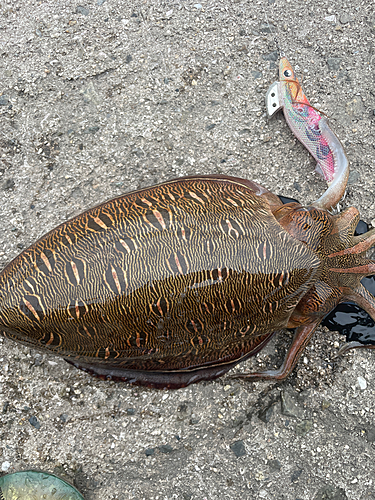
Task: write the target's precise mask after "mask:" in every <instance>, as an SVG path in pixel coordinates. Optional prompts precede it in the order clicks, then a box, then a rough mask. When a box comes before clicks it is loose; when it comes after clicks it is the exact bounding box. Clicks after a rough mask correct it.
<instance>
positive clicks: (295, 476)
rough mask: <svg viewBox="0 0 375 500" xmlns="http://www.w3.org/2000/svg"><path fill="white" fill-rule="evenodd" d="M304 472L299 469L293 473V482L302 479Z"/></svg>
mask: <svg viewBox="0 0 375 500" xmlns="http://www.w3.org/2000/svg"><path fill="white" fill-rule="evenodd" d="M302 472H303V470H302V469H298V470H295V471H294V472H293V474H292V475H291V478H290V480H291V482H292V483H296V482H297V481H298V479H299V478H300V475H301V474H302Z"/></svg>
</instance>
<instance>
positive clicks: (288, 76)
mask: <svg viewBox="0 0 375 500" xmlns="http://www.w3.org/2000/svg"><path fill="white" fill-rule="evenodd" d="M279 77H280V81H281V82H298V80H297V77H296V75H295V73H294V70H293V68H292V66H291V64H290V62H289V61H288V59H287V58H286V57H282V58H281V59H280V63H279Z"/></svg>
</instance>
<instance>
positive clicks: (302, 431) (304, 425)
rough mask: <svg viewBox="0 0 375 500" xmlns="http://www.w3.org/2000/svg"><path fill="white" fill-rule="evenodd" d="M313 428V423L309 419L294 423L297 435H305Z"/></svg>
mask: <svg viewBox="0 0 375 500" xmlns="http://www.w3.org/2000/svg"><path fill="white" fill-rule="evenodd" d="M312 428H313V423H312V421H311V420H302V422H300V423H299V424H297V425H296V434H297V436H305V435H306V434H307V433H308V432H309V431H311V429H312Z"/></svg>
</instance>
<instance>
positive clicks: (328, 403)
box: [322, 399, 331, 410]
mask: <svg viewBox="0 0 375 500" xmlns="http://www.w3.org/2000/svg"><path fill="white" fill-rule="evenodd" d="M330 406H331V403H330V402H329V401H326V400H325V399H323V401H322V410H326V409H327V408H329V407H330Z"/></svg>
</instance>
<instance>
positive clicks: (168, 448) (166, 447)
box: [159, 444, 173, 453]
mask: <svg viewBox="0 0 375 500" xmlns="http://www.w3.org/2000/svg"><path fill="white" fill-rule="evenodd" d="M159 450H160V451H161V453H171V452H172V451H173V448H172V446H171V445H170V444H162V445H161V446H159Z"/></svg>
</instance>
